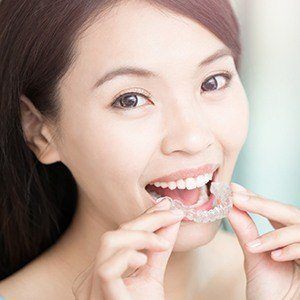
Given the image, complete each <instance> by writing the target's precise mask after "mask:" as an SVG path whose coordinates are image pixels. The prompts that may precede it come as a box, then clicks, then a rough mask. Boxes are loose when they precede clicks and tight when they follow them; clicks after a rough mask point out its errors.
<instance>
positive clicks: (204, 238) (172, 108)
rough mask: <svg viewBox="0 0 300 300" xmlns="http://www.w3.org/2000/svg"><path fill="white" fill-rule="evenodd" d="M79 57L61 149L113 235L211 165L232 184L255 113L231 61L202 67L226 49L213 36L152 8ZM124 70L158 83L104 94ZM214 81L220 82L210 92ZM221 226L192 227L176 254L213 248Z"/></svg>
mask: <svg viewBox="0 0 300 300" xmlns="http://www.w3.org/2000/svg"><path fill="white" fill-rule="evenodd" d="M76 49H77V58H76V61H75V63H74V65H73V67H72V68H71V69H70V70H69V72H68V73H67V74H66V76H65V77H64V78H63V79H62V81H61V85H60V92H61V99H62V107H63V113H62V116H61V123H60V134H61V136H60V138H61V139H60V142H58V145H57V147H58V152H59V155H60V158H61V161H62V162H63V163H64V164H65V165H66V166H67V167H68V168H69V169H70V171H71V172H72V174H73V176H74V177H75V179H76V181H77V184H78V189H79V201H80V203H81V206H82V207H84V208H85V209H86V210H88V211H89V213H90V214H93V216H95V217H96V218H97V219H99V220H101V222H104V223H106V224H107V225H109V226H112V225H119V224H121V223H124V222H127V221H129V220H132V219H134V218H136V217H137V216H138V215H140V214H141V213H143V212H144V210H145V209H147V208H149V207H150V206H152V205H153V203H152V202H151V200H150V199H151V198H150V195H149V194H148V192H147V191H146V190H145V186H146V185H147V184H148V183H149V182H150V181H152V180H153V179H155V178H158V177H161V176H164V175H168V174H169V173H171V172H174V171H178V170H181V169H187V168H195V167H199V166H201V165H204V164H207V163H219V164H220V168H219V169H218V181H223V182H227V183H229V182H230V180H231V176H232V173H233V169H234V165H235V162H236V160H237V156H238V153H239V151H240V149H241V147H242V145H243V143H244V140H245V138H246V134H247V129H248V104H247V97H246V94H245V92H244V89H243V86H242V84H241V81H240V78H239V76H238V73H237V71H236V69H235V65H234V61H233V58H232V57H231V56H229V55H226V56H223V57H220V58H219V59H217V60H215V61H213V62H210V63H206V64H203V65H201V66H199V64H200V63H201V62H202V61H204V60H205V59H206V58H208V57H209V56H211V55H212V54H214V53H216V51H218V50H220V49H226V47H225V45H224V44H223V43H222V42H221V41H220V40H219V39H218V38H216V37H215V36H214V35H213V34H212V33H211V32H210V31H208V30H207V29H205V28H204V27H203V26H201V25H200V24H198V23H196V22H195V21H193V20H190V19H188V18H185V17H182V16H179V15H176V14H172V13H171V12H167V11H166V10H164V12H162V11H160V10H158V9H155V8H154V7H152V6H150V5H149V4H147V3H142V2H140V3H133V2H127V3H126V4H122V5H120V6H118V7H114V8H113V10H112V11H111V12H110V13H109V14H108V15H106V16H105V17H104V18H102V19H101V20H100V21H97V22H95V23H93V25H92V26H91V27H89V29H88V30H87V31H85V33H84V34H83V35H82V36H81V38H80V39H79V40H78V42H77V48H76ZM121 67H122V68H124V67H128V68H129V67H130V68H131V67H134V68H140V69H141V68H142V69H145V70H148V71H147V72H148V73H147V74H146V73H145V72H144V73H143V72H140V75H137V74H123V75H119V76H115V77H109V78H107V79H108V80H107V81H105V82H102V83H101V84H99V85H98V86H96V87H95V85H96V82H97V81H99V79H100V78H102V77H103V76H104V74H106V73H108V72H110V71H112V70H115V69H118V68H121ZM150 72H153V74H152V75H149V74H150ZM220 73H221V74H222V73H225V74H226V73H229V74H231V75H232V79H231V80H230V81H229V82H227V81H226V80H227V79H226V77H224V75H218V74H220ZM212 75H218V76H216V77H214V78H215V80H216V82H214V81H213V80H210V83H213V84H209V83H207V78H208V77H209V76H212ZM205 82H206V84H205V85H204V86H205V87H206V89H203V88H202V87H203V83H205ZM208 87H211V89H209V88H208ZM127 92H132V93H133V94H135V95H136V97H130V99H131V100H132V99H136V101H137V102H136V103H135V102H134V101H133V103H134V105H132V102H130V101H127V102H126V101H125V107H122V104H123V105H124V103H123V102H124V101H123V102H122V101H120V98H119V96H120V95H121V94H124V93H127ZM117 98H118V99H119V101H116V99H117ZM127 99H128V98H127ZM220 222H221V221H220V220H218V221H216V222H213V223H205V224H203V223H202V224H201V223H200V224H196V223H193V222H182V224H181V228H180V231H179V233H178V238H177V241H176V244H175V247H174V251H183V250H188V249H191V248H195V247H198V246H200V245H204V244H206V243H208V242H209V241H210V240H211V239H212V238H213V237H214V235H215V234H216V232H217V230H218V228H219V225H220Z"/></svg>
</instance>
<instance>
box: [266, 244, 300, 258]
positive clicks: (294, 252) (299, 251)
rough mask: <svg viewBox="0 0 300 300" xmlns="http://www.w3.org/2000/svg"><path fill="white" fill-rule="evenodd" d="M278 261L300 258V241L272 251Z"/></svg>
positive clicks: (273, 256)
mask: <svg viewBox="0 0 300 300" xmlns="http://www.w3.org/2000/svg"><path fill="white" fill-rule="evenodd" d="M271 257H272V259H274V260H276V261H288V260H300V243H295V244H291V245H288V246H286V247H283V248H281V249H278V250H276V251H272V252H271Z"/></svg>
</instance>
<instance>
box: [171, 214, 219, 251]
mask: <svg viewBox="0 0 300 300" xmlns="http://www.w3.org/2000/svg"><path fill="white" fill-rule="evenodd" d="M221 222H222V220H216V221H215V222H210V223H195V222H185V221H182V222H181V224H180V228H179V231H178V235H177V239H176V242H175V245H174V248H173V252H183V251H189V250H193V249H195V248H198V247H201V246H204V245H206V244H208V243H209V242H210V241H212V240H213V239H214V237H215V235H216V234H217V232H218V230H219V228H220V225H221Z"/></svg>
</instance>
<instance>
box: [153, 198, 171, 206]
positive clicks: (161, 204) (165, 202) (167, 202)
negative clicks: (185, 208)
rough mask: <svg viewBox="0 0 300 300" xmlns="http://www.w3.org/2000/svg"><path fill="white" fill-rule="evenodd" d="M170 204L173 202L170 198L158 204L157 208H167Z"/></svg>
mask: <svg viewBox="0 0 300 300" xmlns="http://www.w3.org/2000/svg"><path fill="white" fill-rule="evenodd" d="M170 203H171V201H170V200H169V199H168V198H164V199H163V200H161V201H160V202H158V203H157V204H156V207H167V206H168V205H169V204H170Z"/></svg>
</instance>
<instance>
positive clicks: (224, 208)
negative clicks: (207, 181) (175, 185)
mask: <svg viewBox="0 0 300 300" xmlns="http://www.w3.org/2000/svg"><path fill="white" fill-rule="evenodd" d="M210 192H211V193H212V194H213V195H214V196H215V199H219V200H220V202H221V203H220V204H218V205H217V206H216V207H214V208H213V209H210V210H201V211H196V210H194V209H193V208H189V207H186V206H184V205H183V204H182V203H181V202H180V201H177V200H176V199H175V200H173V199H172V198H170V197H168V196H163V197H160V198H158V199H156V202H157V203H158V202H160V201H162V200H163V199H165V198H168V199H170V200H171V209H177V208H179V209H182V210H183V211H184V212H185V216H186V218H187V219H189V220H192V221H194V222H196V223H207V222H214V221H216V220H220V219H222V218H225V217H226V216H227V215H228V213H229V211H230V209H231V208H232V205H233V203H232V201H231V200H230V198H229V196H230V195H231V189H230V187H229V185H228V184H227V183H221V182H212V183H211V187H210ZM198 201H199V200H198ZM194 205H195V204H194ZM191 207H193V206H191Z"/></svg>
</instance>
